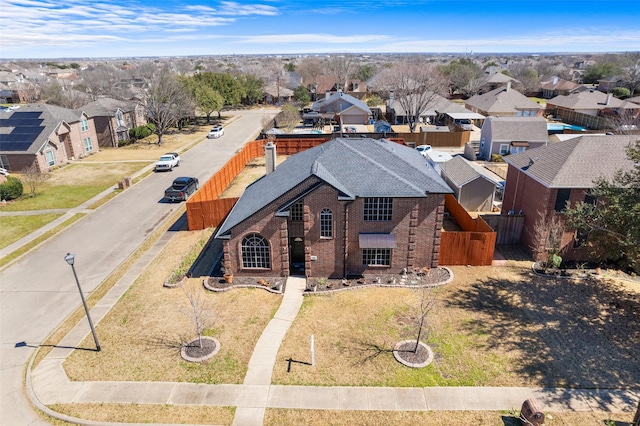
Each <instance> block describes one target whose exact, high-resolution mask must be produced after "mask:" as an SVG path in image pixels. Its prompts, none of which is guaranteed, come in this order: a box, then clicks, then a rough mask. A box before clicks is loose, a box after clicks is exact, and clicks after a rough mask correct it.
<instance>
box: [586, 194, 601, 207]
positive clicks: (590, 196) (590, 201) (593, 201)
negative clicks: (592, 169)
mask: <svg viewBox="0 0 640 426" xmlns="http://www.w3.org/2000/svg"><path fill="white" fill-rule="evenodd" d="M596 201H598V197H596V196H595V195H593V194H592V193H591V191H587V192H586V193H585V194H584V203H585V204H591V205H592V206H595V205H596Z"/></svg>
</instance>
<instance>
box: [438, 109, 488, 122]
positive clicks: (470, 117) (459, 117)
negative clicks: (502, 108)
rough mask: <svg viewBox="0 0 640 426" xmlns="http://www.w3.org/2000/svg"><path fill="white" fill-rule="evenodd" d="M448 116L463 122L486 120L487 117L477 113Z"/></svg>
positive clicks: (454, 113)
mask: <svg viewBox="0 0 640 426" xmlns="http://www.w3.org/2000/svg"><path fill="white" fill-rule="evenodd" d="M447 115H448V116H449V117H451V118H453V119H454V120H463V119H465V118H466V119H468V120H484V119H485V118H487V117H485V116H484V115H482V114H478V113H477V112H472V111H469V112H448V113H447Z"/></svg>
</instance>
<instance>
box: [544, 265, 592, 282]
mask: <svg viewBox="0 0 640 426" xmlns="http://www.w3.org/2000/svg"><path fill="white" fill-rule="evenodd" d="M537 263H538V262H533V263H532V264H531V272H533V273H534V274H535V275H537V276H539V277H549V278H562V279H573V280H586V279H587V278H595V279H601V278H602V277H603V276H604V274H601V275H596V274H587V275H585V276H583V277H581V276H579V275H552V274H544V273H542V272H538V271H536V264H537Z"/></svg>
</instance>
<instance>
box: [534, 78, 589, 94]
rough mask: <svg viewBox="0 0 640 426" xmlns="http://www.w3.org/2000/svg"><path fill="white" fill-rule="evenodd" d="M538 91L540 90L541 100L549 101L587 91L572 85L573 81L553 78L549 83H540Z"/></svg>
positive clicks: (575, 84) (581, 86) (579, 86)
mask: <svg viewBox="0 0 640 426" xmlns="http://www.w3.org/2000/svg"><path fill="white" fill-rule="evenodd" d="M540 90H542V97H543V98H545V99H551V98H553V97H556V96H567V95H570V94H572V93H576V92H582V91H584V90H587V88H586V87H585V86H583V85H582V84H578V83H574V82H573V81H568V80H564V79H562V78H559V77H553V78H552V79H551V80H549V81H542V82H540Z"/></svg>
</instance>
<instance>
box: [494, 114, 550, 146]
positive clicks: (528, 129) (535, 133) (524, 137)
mask: <svg viewBox="0 0 640 426" xmlns="http://www.w3.org/2000/svg"><path fill="white" fill-rule="evenodd" d="M484 126H489V127H490V128H491V137H492V139H493V141H494V142H500V141H508V142H511V141H529V142H546V141H548V140H549V131H548V130H547V120H545V119H544V118H542V117H514V116H510V117H487V119H486V120H485V121H484V124H483V127H484Z"/></svg>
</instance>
